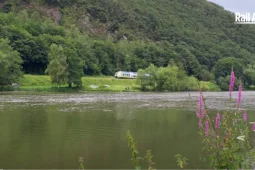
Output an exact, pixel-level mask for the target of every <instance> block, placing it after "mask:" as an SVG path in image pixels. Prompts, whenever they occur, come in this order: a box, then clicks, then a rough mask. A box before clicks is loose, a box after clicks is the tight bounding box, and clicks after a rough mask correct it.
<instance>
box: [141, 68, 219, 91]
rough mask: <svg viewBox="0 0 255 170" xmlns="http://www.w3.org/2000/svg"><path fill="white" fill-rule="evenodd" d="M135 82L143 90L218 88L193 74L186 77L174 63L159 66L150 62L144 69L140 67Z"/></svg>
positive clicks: (217, 89)
mask: <svg viewBox="0 0 255 170" xmlns="http://www.w3.org/2000/svg"><path fill="white" fill-rule="evenodd" d="M137 84H139V85H140V86H141V90H143V91H165V90H166V91H195V90H199V89H203V90H210V91H219V90H220V89H219V87H218V86H217V85H215V84H213V83H211V82H199V81H198V80H197V79H196V78H195V77H194V76H190V77H188V76H187V75H186V73H185V71H184V70H182V69H181V68H179V67H177V66H176V65H175V64H174V63H170V64H169V65H168V66H167V67H159V68H157V67H156V66H154V65H152V64H151V65H150V66H149V67H148V68H146V69H145V70H143V69H140V70H139V71H138V76H137Z"/></svg>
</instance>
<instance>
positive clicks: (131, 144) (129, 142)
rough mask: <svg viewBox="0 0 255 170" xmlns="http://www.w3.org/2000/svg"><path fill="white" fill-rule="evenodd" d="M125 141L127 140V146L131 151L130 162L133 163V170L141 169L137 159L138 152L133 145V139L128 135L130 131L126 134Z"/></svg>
mask: <svg viewBox="0 0 255 170" xmlns="http://www.w3.org/2000/svg"><path fill="white" fill-rule="evenodd" d="M127 139H128V146H129V147H130V149H131V152H132V161H133V162H134V166H135V169H141V166H140V163H139V159H140V158H139V157H138V153H139V152H138V150H137V148H136V145H135V141H134V138H133V137H132V135H131V134H130V131H128V132H127Z"/></svg>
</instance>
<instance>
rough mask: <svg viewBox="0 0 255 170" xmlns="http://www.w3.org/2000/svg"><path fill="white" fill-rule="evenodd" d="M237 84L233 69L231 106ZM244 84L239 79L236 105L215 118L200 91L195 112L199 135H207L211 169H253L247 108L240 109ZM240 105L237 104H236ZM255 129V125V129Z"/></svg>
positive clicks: (205, 147)
mask: <svg viewBox="0 0 255 170" xmlns="http://www.w3.org/2000/svg"><path fill="white" fill-rule="evenodd" d="M234 84H235V73H234V70H233V69H232V71H231V76H230V83H229V97H230V106H231V105H232V92H233V90H234ZM241 101H242V84H241V82H240V85H239V92H238V97H237V104H236V105H235V106H233V108H231V107H230V108H229V110H227V111H224V112H222V113H221V114H220V112H218V113H217V114H216V117H215V118H212V117H211V114H210V115H209V114H208V110H207V109H206V105H205V104H204V100H203V95H202V93H201V92H200V95H199V104H198V110H197V112H196V115H197V117H198V125H199V129H200V134H201V135H202V136H203V137H204V140H203V144H204V151H205V152H206V155H208V159H207V160H208V161H209V162H210V167H211V168H217V169H243V168H245V169H246V168H249V169H250V168H253V167H252V166H253V162H255V151H254V150H252V149H251V141H250V139H249V124H248V117H247V113H246V111H245V110H241V109H240V108H241ZM236 106H237V107H236ZM252 130H255V124H254V125H253V129H252Z"/></svg>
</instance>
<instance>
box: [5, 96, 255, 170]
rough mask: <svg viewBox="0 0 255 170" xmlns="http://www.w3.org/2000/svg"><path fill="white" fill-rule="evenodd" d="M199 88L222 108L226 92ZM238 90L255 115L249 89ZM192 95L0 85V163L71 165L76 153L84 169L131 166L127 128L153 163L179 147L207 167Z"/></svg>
mask: <svg viewBox="0 0 255 170" xmlns="http://www.w3.org/2000/svg"><path fill="white" fill-rule="evenodd" d="M204 95H205V97H206V101H207V106H208V107H209V108H210V109H212V110H218V109H219V110H221V109H224V108H228V104H227V101H228V93H204ZM234 96H237V93H234ZM243 97H244V100H243V104H242V107H243V108H245V109H247V112H248V113H249V119H250V121H253V120H255V92H245V93H244V94H243ZM197 99H198V93H118V94H117V93H103V94H96V93H88V94H45V95H43V94H42V93H37V94H17V93H9V94H8V93H6V94H4V93H1V94H0V168H23V169H28V168H36V169H39V168H40V169H43V168H44V169H49V168H51V169H57V168H61V169H71V168H73V169H75V168H78V165H79V164H78V158H79V157H80V156H82V157H84V162H85V163H84V164H85V168H87V169H120V168H122V169H127V168H133V164H132V162H131V160H130V159H131V152H130V150H129V148H128V145H127V140H126V133H127V131H128V130H130V132H131V134H132V135H133V137H134V138H135V140H136V141H137V148H138V150H139V152H140V153H139V155H140V156H141V157H143V156H145V152H146V150H152V153H153V155H154V161H155V162H156V165H155V167H156V168H157V169H166V168H168V169H169V168H177V166H176V160H175V158H174V155H175V154H178V153H180V154H182V155H184V156H186V157H187V158H189V166H188V168H205V165H204V164H203V163H202V162H201V161H200V157H201V147H202V145H201V138H200V136H199V135H198V134H197V131H198V129H197V119H196V115H195V110H196V106H197ZM233 100H234V101H235V100H236V98H234V99H233ZM143 168H147V165H146V166H143Z"/></svg>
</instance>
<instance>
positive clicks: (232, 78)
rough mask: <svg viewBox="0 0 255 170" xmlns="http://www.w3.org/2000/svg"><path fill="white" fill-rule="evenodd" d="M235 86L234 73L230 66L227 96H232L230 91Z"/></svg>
mask: <svg viewBox="0 0 255 170" xmlns="http://www.w3.org/2000/svg"><path fill="white" fill-rule="evenodd" d="M234 86H235V73H234V70H233V68H232V71H231V75H230V82H229V96H230V97H231V96H232V91H233V90H234Z"/></svg>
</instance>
